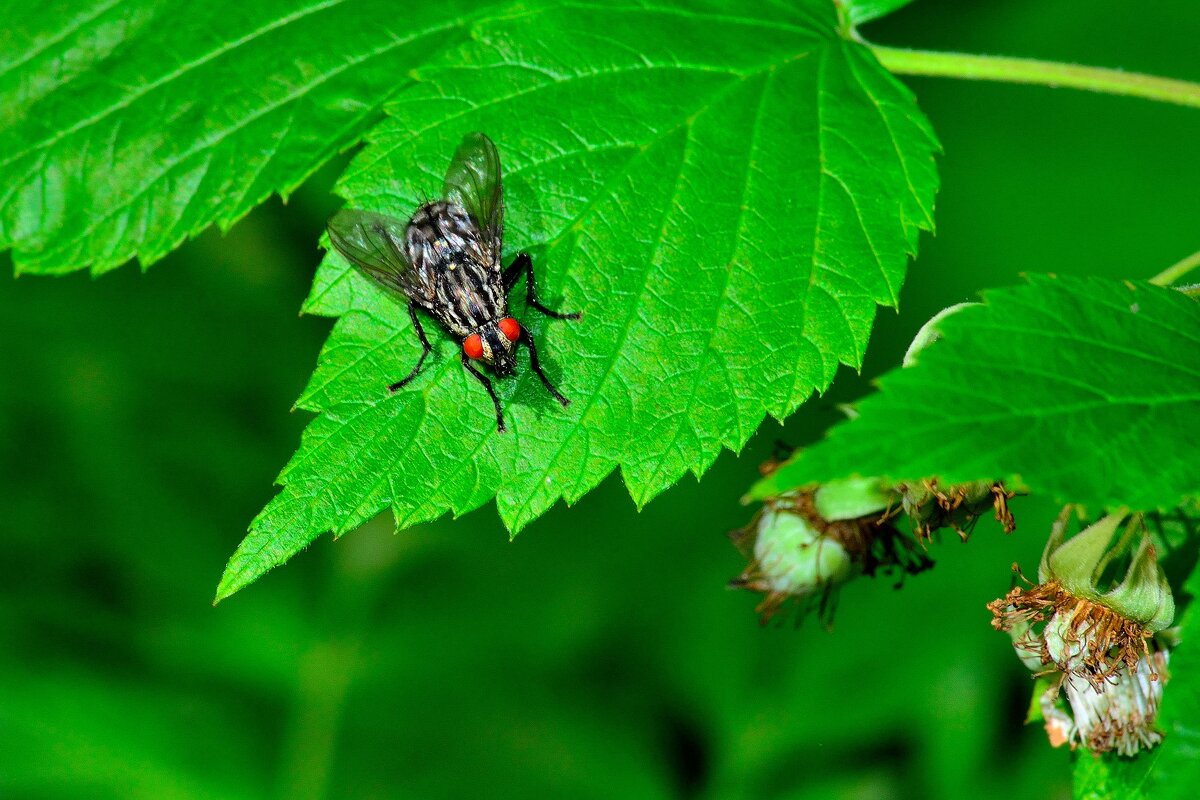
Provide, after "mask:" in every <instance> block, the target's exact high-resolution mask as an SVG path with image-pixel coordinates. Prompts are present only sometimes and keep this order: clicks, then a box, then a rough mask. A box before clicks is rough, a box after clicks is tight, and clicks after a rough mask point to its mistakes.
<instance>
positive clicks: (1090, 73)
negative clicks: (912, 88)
mask: <svg viewBox="0 0 1200 800" xmlns="http://www.w3.org/2000/svg"><path fill="white" fill-rule="evenodd" d="M868 46H869V47H870V48H871V50H872V52H874V53H875V57H876V58H878V59H879V62H880V63H881V64H883V66H884V67H886V68H887V69H888V70H889V71H891V72H894V73H896V74H898V75H929V76H937V77H945V78H963V79H965V80H977V81H1001V82H1004V83H1032V84H1039V85H1042V86H1054V87H1065V88H1069V89H1084V90H1086V91H1090V92H1102V93H1104V94H1119V95H1128V96H1130V97H1142V98H1145V99H1146V100H1156V101H1158V102H1160V103H1174V104H1176V105H1181V106H1191V107H1193V108H1200V83H1190V82H1188V81H1180V80H1175V79H1173V78H1159V77H1155V76H1154V75H1141V74H1139V73H1136V72H1122V71H1121V70H1118V69H1105V68H1103V67H1085V66H1082V65H1079V64H1059V63H1055V62H1053V61H1039V60H1037V59H1033V58H1005V57H1002V56H981V55H974V54H971V53H939V52H933V51H929V50H905V49H902V48H897V47H883V46H880V45H868Z"/></svg>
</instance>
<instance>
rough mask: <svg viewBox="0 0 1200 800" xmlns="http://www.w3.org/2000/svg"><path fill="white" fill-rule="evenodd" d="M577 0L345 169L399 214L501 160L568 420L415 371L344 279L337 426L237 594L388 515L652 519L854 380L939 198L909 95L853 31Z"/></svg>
mask: <svg viewBox="0 0 1200 800" xmlns="http://www.w3.org/2000/svg"><path fill="white" fill-rule="evenodd" d="M704 7H705V6H704V5H703V4H701V5H700V6H697V7H695V8H693V7H689V8H688V9H683V8H677V9H670V8H639V7H613V6H610V5H609V4H606V3H604V4H595V5H588V4H582V5H581V4H575V5H574V6H572V7H571V8H570V9H569V10H558V9H547V10H542V11H536V12H530V13H523V14H519V15H514V16H512V17H510V18H506V19H498V20H495V21H492V22H488V23H486V24H481V25H479V26H477V28H476V29H475V34H474V40H473V41H472V43H471V44H469V45H466V46H464V48H463V49H462V50H461V51H460V52H458V53H456V54H453V56H452V57H451V56H448V57H447V64H448V66H446V67H445V68H440V69H430V70H426V71H424V72H422V73H421V75H420V79H421V82H420V84H419V85H417V86H415V87H412V88H411V89H409V90H406V91H404V92H403V93H402V94H401V95H400V96H399V97H398V98H397V99H396V101H394V102H393V103H391V104H390V105H389V107H388V113H389V114H390V115H391V116H392V119H391V120H390V121H388V122H385V123H384V124H382V125H380V126H379V128H378V129H376V130H375V131H373V132H372V134H371V136H370V139H371V141H372V144H371V146H370V147H368V148H367V149H366V150H365V151H364V152H363V153H361V154H360V155H359V156H358V157H357V158H356V159H355V161H354V163H353V164H352V165H351V167H350V169H349V170H348V172H347V174H346V176H345V179H344V181H343V182H342V184H341V192H342V194H344V195H345V196H346V198H347V200H348V201H349V205H351V206H353V207H356V208H362V209H367V210H373V211H381V212H384V213H389V214H393V215H396V216H399V217H402V218H407V216H408V215H409V214H411V212H412V210H413V209H414V208H415V206H416V204H417V202H418V198H419V197H421V196H422V195H425V196H428V195H429V194H430V193H431V192H434V191H436V190H437V187H438V186H439V185H440V181H441V176H442V173H443V172H444V171H445V168H446V165H447V163H448V160H449V158H450V154H451V153H453V151H454V149H455V147H456V146H457V145H458V143H459V141H460V140H461V139H462V137H463V135H464V134H465V133H467V132H469V131H473V130H479V131H484V132H486V133H487V134H488V135H489V136H491V137H492V138H493V139H494V140H495V141H496V143H497V144H498V146H499V150H500V158H501V161H502V163H503V168H504V186H505V199H506V228H505V247H506V248H507V250H508V251H509V252H510V253H511V252H513V251H515V250H517V249H522V250H531V251H532V253H533V256H534V264H535V270H536V272H537V275H538V286H539V291H540V292H541V293H542V295H543V301H544V302H546V303H547V304H549V305H550V306H551V307H558V308H561V309H563V310H570V311H575V310H580V311H582V312H583V315H584V316H583V320H582V321H580V322H577V323H568V322H561V321H552V320H547V319H545V318H544V317H541V316H539V315H537V314H533V313H528V312H525V311H524V310H523V308H522V305H523V304H522V302H520V300H519V298H520V296H521V294H522V293H521V291H520V290H518V291H516V292H514V302H515V307H516V314H517V316H519V317H520V318H521V319H522V322H523V324H526V325H527V326H529V328H530V329H531V330H532V331H533V333H534V335H535V336H536V337H537V341H538V347H539V353H540V354H541V355H542V357H543V359H545V360H547V361H548V362H549V365H550V366H549V372H550V375H551V377H552V378H553V379H554V380H555V381H556V382H558V383H559V386H560V388H561V389H562V391H563V393H564V394H565V395H566V396H567V397H569V398H571V400H573V401H574V402H573V403H572V405H571V406H570V407H569V408H568V409H565V410H564V409H562V408H560V407H559V406H558V404H557V403H555V402H554V401H553V400H552V399H551V398H549V397H548V396H547V394H546V392H545V390H544V389H543V388H542V386H541V385H540V384H539V382H538V380H537V378H536V377H534V376H533V375H532V374H531V371H530V369H529V367H528V362H527V360H525V359H527V355H526V354H524V352H523V353H522V355H521V357H520V358H521V359H522V360H520V361H519V362H518V377H516V378H514V379H508V380H502V381H497V391H498V393H499V395H500V397H501V400H502V402H503V405H504V408H505V415H506V421H507V424H508V425H509V428H510V431H509V432H508V433H506V434H498V433H497V432H496V425H495V419H494V417H493V414H492V410H491V406H490V403H489V402H488V399H487V397H486V396H485V395H484V394H483V392H482V390H481V388H480V386H479V385H478V384H477V383H476V382H475V381H473V380H472V379H471V378H470V376H468V375H466V374H464V372H463V369H462V367H461V366H460V365H459V363H458V361H457V359H456V358H455V357H454V355H453V353H454V352H455V351H456V350H457V348H458V343H456V342H453V341H447V340H446V337H445V336H444V335H443V334H442V333H441V332H440V331H436V330H435V331H434V334H435V335H434V337H433V338H434V340H435V343H436V344H437V347H438V352H437V354H436V355H435V356H433V357H431V359H430V364H429V366H427V367H426V369H425V372H424V374H423V375H422V376H421V378H420V379H418V380H417V381H415V382H414V383H413V384H412V385H411V386H410V387H407V389H406V390H405V391H401V392H399V393H397V394H396V395H395V396H392V397H389V396H387V394H386V392H384V391H383V387H384V386H386V385H387V383H388V382H389V381H392V380H396V376H397V375H401V374H403V373H405V372H407V370H408V369H409V368H411V365H412V364H414V363H415V360H416V358H417V355H418V352H419V346H418V345H417V343H416V341H415V338H414V337H413V335H412V332H411V331H410V330H409V323H408V320H407V317H406V316H405V314H404V313H403V311H402V309H400V308H399V307H398V305H397V304H396V303H394V302H392V301H391V300H389V299H388V298H387V297H384V296H383V295H381V294H380V293H379V292H378V291H376V290H374V289H373V288H372V287H370V286H368V285H367V284H366V283H365V282H364V281H362V280H361V279H360V277H359V276H358V275H356V274H354V273H352V272H348V271H347V268H346V265H345V264H344V263H343V262H342V261H341V260H340V259H339V258H337V257H335V256H330V257H329V258H327V259H326V261H325V264H324V266H323V267H322V270H321V272H320V274H319V275H318V277H317V281H316V285H315V286H314V291H313V295H312V297H311V298H310V300H309V303H308V308H309V310H311V311H315V312H317V313H322V314H338V315H342V316H341V319H340V320H339V322H338V324H337V326H336V328H335V329H334V332H333V334H332V336H331V338H330V340H329V343H328V345H327V346H326V348H325V351H324V353H323V354H322V357H321V360H320V363H319V365H318V368H317V371H316V374H315V375H314V376H313V379H312V382H311V383H310V385H309V387H308V389H307V390H306V392H305V394H304V396H303V397H302V399H301V401H300V405H301V406H302V407H303V408H306V409H310V410H312V411H315V412H317V413H318V417H317V419H316V420H315V421H314V422H313V423H312V424H311V425H310V426H309V429H308V431H307V433H306V435H305V438H304V441H303V443H302V445H301V449H300V452H299V453H298V454H297V455H296V457H295V459H293V461H292V463H291V464H289V465H288V467H287V468H286V469H285V470H284V472H283V474H282V476H281V481H282V483H283V484H284V489H283V491H282V493H281V494H280V495H279V496H278V497H277V498H276V499H275V500H274V501H272V503H271V504H270V505H269V506H268V507H267V509H266V510H265V511H264V512H263V514H262V515H261V516H260V517H259V518H258V519H257V520H256V521H255V522H254V524H253V526H252V529H251V533H250V535H249V537H247V539H246V541H245V542H244V543H243V545H242V547H241V548H239V550H238V552H237V553H236V554H235V555H234V557H233V559H232V561H231V562H230V566H229V570H228V571H227V573H226V576H225V579H224V581H223V583H222V586H221V590H220V593H221V594H222V595H224V594H228V593H229V592H232V591H234V590H236V589H237V588H238V587H240V586H243V585H245V584H246V583H248V582H249V581H251V580H253V579H254V578H255V577H257V576H258V575H260V574H262V572H264V571H265V570H267V569H269V568H270V567H272V566H274V565H275V564H278V563H280V562H282V561H283V560H284V559H286V558H287V557H288V556H290V555H291V554H292V553H295V552H296V551H297V550H299V549H300V548H302V547H304V546H305V545H306V544H307V543H308V542H310V541H311V540H312V539H313V538H315V537H316V536H318V535H320V534H321V533H322V532H324V531H328V530H332V531H335V532H338V533H340V532H343V531H346V530H349V529H351V528H353V527H355V526H357V525H359V524H361V523H362V522H363V521H364V520H366V519H368V518H370V517H371V516H372V515H373V514H375V513H377V512H378V511H379V510H381V509H383V508H386V507H388V506H389V505H390V506H391V507H392V509H393V511H394V512H395V514H396V518H397V520H398V522H399V524H400V525H401V526H404V525H410V524H413V523H415V522H420V521H422V520H429V519H433V518H435V517H438V516H440V515H442V514H444V513H446V512H447V511H450V512H452V513H454V514H462V513H465V512H467V511H469V510H471V509H473V508H477V507H478V506H480V505H482V504H484V503H485V502H488V501H489V500H490V499H492V498H493V497H495V498H496V501H497V506H498V508H499V512H500V516H501V518H502V519H503V520H504V522H505V524H506V525H507V526H508V527H509V529H510V530H512V531H513V532H515V531H517V530H519V529H520V528H522V527H523V526H525V525H527V524H528V523H529V522H530V521H531V520H533V519H534V518H536V517H537V516H538V515H539V514H541V513H542V512H544V511H545V510H546V509H547V508H549V507H550V506H551V505H553V504H554V503H555V502H556V501H557V500H558V499H559V498H564V499H565V500H567V502H572V501H574V500H577V499H578V498H580V497H581V496H583V494H584V493H586V492H587V491H589V490H590V489H591V488H592V487H594V486H595V485H596V484H598V483H599V482H600V481H601V480H603V479H604V477H605V476H606V475H608V474H609V473H610V472H611V471H612V470H613V469H614V468H616V467H620V468H621V471H622V474H623V477H624V479H625V483H626V485H627V486H628V488H629V491H630V494H631V495H632V496H633V499H634V500H635V502H637V503H638V504H639V505H640V504H643V503H645V502H647V501H649V500H650V499H651V498H652V497H654V496H655V495H656V494H658V493H659V492H661V491H662V490H663V489H665V488H667V487H668V486H670V485H671V484H672V483H673V482H675V481H676V480H678V479H679V478H680V477H681V476H682V475H683V474H684V473H686V472H689V471H690V472H692V473H694V474H696V475H699V474H701V473H702V472H703V471H704V470H705V469H707V468H708V466H709V465H710V464H711V463H712V462H713V460H714V459H715V458H716V457H717V455H718V454H719V453H720V452H721V450H722V449H723V448H731V449H737V448H740V447H741V446H742V445H743V444H745V442H746V440H747V439H748V438H749V436H750V434H751V433H753V431H754V430H755V428H756V427H757V426H758V425H759V423H760V422H762V420H763V419H764V417H765V416H766V415H767V414H771V415H774V416H776V417H783V416H786V415H787V414H789V413H791V412H792V411H793V410H794V409H795V408H796V407H797V406H798V405H799V404H800V403H801V402H802V401H803V400H804V399H805V398H806V397H807V396H809V395H810V394H811V393H812V392H813V391H814V390H821V389H823V388H824V387H826V386H828V384H829V381H830V380H831V379H832V378H833V375H834V372H835V371H836V369H837V365H838V364H839V363H845V364H850V365H858V364H860V363H861V361H862V355H863V351H864V348H865V346H866V341H867V336H868V334H869V332H870V328H871V323H872V321H873V319H874V314H875V308H876V305H877V304H879V303H887V304H892V303H895V301H896V296H897V292H898V291H899V287H900V284H901V281H902V279H903V274H904V266H905V261H906V257H907V255H908V254H910V253H912V252H914V250H915V247H916V240H917V234H918V232H919V230H920V229H921V228H928V227H929V226H930V225H931V218H932V198H933V193H934V190H935V188H936V182H937V179H936V173H935V170H934V165H933V159H932V155H933V150H934V148H935V146H936V143H935V140H934V138H933V135H932V133H931V131H930V130H929V127H928V125H927V123H926V121H925V120H924V118H923V117H922V116H921V115H920V113H919V112H918V111H917V109H916V107H915V106H914V104H913V102H912V98H911V95H910V94H909V93H908V92H907V91H906V90H905V89H904V88H903V87H902V86H901V85H900V84H898V83H897V82H896V81H895V80H893V79H892V78H891V76H890V75H888V74H887V73H886V72H885V71H884V70H882V69H881V68H880V67H879V65H878V64H877V63H876V62H875V60H874V59H873V57H872V56H871V54H870V53H869V52H868V51H867V50H866V49H865V48H863V47H861V46H859V45H857V44H855V43H852V42H847V41H844V40H842V39H840V38H837V36H836V32H835V28H836V24H835V23H836V20H835V19H834V9H833V7H832V6H831V5H829V4H828V3H825V2H817V1H816V0H810V2H801V3H797V4H794V8H793V9H792V10H791V11H788V12H786V13H785V12H781V11H780V10H779V9H778V8H770V9H767V8H761V9H760V8H758V7H757V6H754V5H748V6H747V9H748V10H747V11H746V12H745V13H744V15H743V16H731V15H730V14H728V13H727V10H726V9H724V8H723V6H721V4H714V6H713V10H712V11H708V10H697V9H700V8H704Z"/></svg>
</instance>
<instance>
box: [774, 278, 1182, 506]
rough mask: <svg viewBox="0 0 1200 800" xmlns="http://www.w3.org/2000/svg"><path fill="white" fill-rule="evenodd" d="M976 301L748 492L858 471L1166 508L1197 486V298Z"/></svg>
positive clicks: (1105, 285) (1031, 288)
mask: <svg viewBox="0 0 1200 800" xmlns="http://www.w3.org/2000/svg"><path fill="white" fill-rule="evenodd" d="M985 299H986V303H985V304H984V305H980V306H972V307H969V308H964V309H963V310H961V311H959V312H958V313H957V314H955V315H953V316H951V317H948V318H947V319H945V320H944V321H943V322H942V324H941V329H942V333H943V338H942V339H941V340H940V341H938V342H937V343H936V344H934V345H932V346H931V347H929V348H928V349H926V350H923V351H921V353H920V356H919V357H918V359H917V363H916V364H915V365H914V366H911V367H908V368H905V369H900V370H895V371H893V372H891V373H889V374H888V375H886V376H885V377H884V378H882V379H881V380H880V391H879V392H878V393H877V394H875V395H872V396H870V397H867V398H866V399H865V400H863V401H862V402H861V403H859V404H858V411H859V416H858V418H857V419H855V420H853V421H851V422H847V423H844V424H842V425H840V426H838V427H836V428H834V429H833V431H832V432H831V434H830V436H829V438H828V439H826V440H825V441H823V442H821V443H820V444H818V445H816V446H814V447H812V448H809V449H807V450H805V451H803V452H801V453H799V454H798V455H797V456H796V458H795V460H794V461H792V462H791V463H789V464H786V465H785V466H783V467H782V468H780V469H779V471H777V472H776V473H775V474H774V475H772V476H771V477H769V478H766V479H764V480H762V481H760V482H759V483H758V484H757V485H755V487H754V488H753V490H752V491H751V496H752V497H756V498H762V497H766V496H769V495H772V494H777V493H779V492H780V491H784V490H787V489H790V488H792V487H795V486H800V485H804V484H808V483H812V482H816V481H825V480H832V479H836V478H843V477H848V476H851V475H855V474H860V475H874V476H882V477H887V478H890V479H893V480H896V481H904V480H916V479H920V478H922V477H928V476H933V475H937V476H940V477H941V478H942V479H944V480H945V481H946V482H948V483H960V482H965V481H969V480H989V479H994V478H998V477H1004V478H1007V479H1009V480H1013V481H1014V485H1016V484H1023V485H1024V486H1026V487H1028V488H1029V489H1030V490H1031V491H1033V492H1038V493H1044V494H1047V495H1051V496H1053V497H1054V498H1056V499H1058V500H1060V501H1063V502H1076V503H1083V504H1086V505H1089V506H1092V507H1094V508H1102V507H1113V506H1119V505H1127V506H1130V507H1132V508H1134V509H1144V510H1149V509H1160V508H1161V509H1170V508H1174V507H1175V506H1177V505H1179V503H1180V502H1181V501H1182V500H1183V499H1184V498H1185V497H1186V496H1188V495H1191V494H1195V493H1196V492H1197V491H1200V474H1198V473H1197V470H1196V462H1195V453H1194V443H1195V442H1196V441H1200V334H1198V333H1197V332H1198V331H1200V305H1198V304H1197V303H1196V302H1195V301H1194V300H1192V299H1190V298H1188V297H1186V296H1185V295H1183V294H1181V293H1179V292H1176V291H1174V290H1171V289H1163V288H1159V287H1156V286H1150V285H1148V284H1141V283H1139V284H1134V283H1124V282H1117V281H1106V280H1098V279H1082V278H1071V277H1065V276H1064V277H1060V278H1055V277H1052V276H1040V275H1032V276H1029V283H1028V284H1027V285H1025V286H1018V287H1014V288H1009V289H1001V290H995V291H990V292H987V293H985Z"/></svg>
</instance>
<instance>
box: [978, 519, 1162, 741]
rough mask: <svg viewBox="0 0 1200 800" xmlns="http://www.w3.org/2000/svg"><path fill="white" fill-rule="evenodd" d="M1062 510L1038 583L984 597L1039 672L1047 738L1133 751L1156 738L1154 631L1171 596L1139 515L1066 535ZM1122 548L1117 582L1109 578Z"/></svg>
mask: <svg viewBox="0 0 1200 800" xmlns="http://www.w3.org/2000/svg"><path fill="white" fill-rule="evenodd" d="M1070 518H1071V508H1070V507H1068V508H1066V509H1064V510H1063V513H1062V514H1061V515H1060V516H1059V518H1058V520H1057V521H1056V522H1055V523H1054V526H1053V528H1052V530H1051V534H1050V538H1049V541H1047V543H1046V549H1045V552H1044V553H1043V554H1042V560H1041V564H1040V565H1039V567H1038V583H1037V584H1036V585H1030V586H1028V587H1026V588H1022V587H1020V586H1018V587H1015V588H1013V589H1012V591H1010V592H1009V593H1008V594H1007V595H1006V596H1005V597H1003V598H1001V599H999V600H995V601H993V602H992V603H989V604H988V609H989V610H990V611H991V612H992V615H993V619H992V625H993V626H994V627H995V628H997V629H998V630H1003V631H1007V632H1008V633H1009V634H1010V635H1011V636H1012V639H1013V644H1014V646H1015V648H1016V650H1017V655H1018V656H1020V657H1021V660H1022V661H1023V662H1024V663H1025V665H1026V666H1027V667H1028V668H1029V669H1030V670H1031V671H1033V672H1034V673H1035V674H1036V675H1038V676H1040V677H1042V678H1043V680H1042V682H1041V685H1042V686H1044V687H1045V688H1044V690H1043V691H1042V692H1041V695H1040V697H1039V698H1038V704H1039V707H1040V710H1041V716H1042V719H1043V722H1044V723H1045V727H1046V732H1047V734H1048V736H1049V738H1050V742H1051V744H1053V745H1054V746H1055V747H1057V746H1059V745H1062V744H1069V745H1070V746H1071V747H1072V748H1075V747H1077V746H1080V745H1082V746H1083V747H1085V748H1087V749H1088V750H1091V751H1092V752H1097V753H1099V752H1107V751H1116V752H1117V753H1120V754H1122V755H1133V754H1134V753H1136V752H1138V751H1139V750H1140V749H1142V748H1149V747H1153V746H1154V745H1156V744H1158V742H1159V741H1161V739H1162V734H1161V733H1160V732H1159V731H1157V730H1156V729H1155V721H1156V719H1157V716H1158V705H1159V701H1160V699H1161V698H1162V690H1163V684H1164V683H1165V682H1166V680H1167V677H1168V675H1167V669H1166V667H1167V659H1168V653H1167V649H1166V646H1165V644H1164V641H1163V640H1164V639H1165V636H1156V634H1162V633H1163V632H1164V631H1165V630H1166V629H1167V628H1168V627H1169V626H1170V625H1171V622H1172V620H1173V619H1174V616H1175V601H1174V598H1173V597H1172V595H1171V588H1170V586H1169V584H1168V583H1167V579H1166V576H1165V575H1164V574H1163V571H1162V568H1161V567H1160V566H1159V564H1158V559H1157V554H1156V551H1155V548H1154V545H1153V543H1152V541H1151V539H1150V536H1149V534H1148V532H1147V531H1146V529H1145V527H1144V526H1143V525H1142V523H1141V520H1140V518H1137V517H1135V518H1134V520H1133V521H1132V522H1131V523H1130V524H1129V525H1127V526H1126V528H1125V531H1124V533H1123V534H1122V535H1121V536H1116V534H1117V532H1118V529H1119V528H1120V526H1121V522H1122V519H1123V515H1121V514H1115V515H1110V516H1107V517H1104V518H1103V519H1101V520H1099V521H1098V522H1096V523H1095V524H1093V525H1091V526H1089V527H1087V528H1085V529H1084V530H1082V531H1081V532H1079V533H1078V534H1076V535H1075V536H1072V537H1070V538H1067V528H1068V526H1069V523H1070ZM1115 536H1116V541H1115V543H1114V541H1113V540H1114V537H1115ZM1135 541H1136V548H1135V547H1134V544H1135ZM1131 551H1132V554H1131ZM1127 556H1128V557H1129V565H1128V567H1127V568H1126V569H1125V570H1124V571H1123V572H1122V573H1121V578H1120V580H1119V581H1114V580H1113V579H1111V578H1109V575H1110V574H1111V573H1112V571H1113V568H1114V567H1116V566H1117V564H1118V560H1120V559H1124V558H1125V557H1127ZM1114 583H1115V585H1113V584H1114ZM1064 695H1065V700H1066V703H1065V705H1064V703H1063V696H1064ZM1068 709H1069V711H1068Z"/></svg>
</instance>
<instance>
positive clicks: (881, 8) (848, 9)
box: [834, 0, 913, 26]
mask: <svg viewBox="0 0 1200 800" xmlns="http://www.w3.org/2000/svg"><path fill="white" fill-rule="evenodd" d="M912 1H913V0H834V2H836V3H837V4H838V5H839V6H841V8H842V11H843V13H844V14H845V15H846V18H847V19H848V20H849V22H850V24H851V25H854V26H857V25H862V24H863V23H864V22H870V21H871V20H873V19H879V18H880V17H885V16H887V15H888V14H891V13H892V12H893V11H897V10H899V9H901V8H903V7H904V6H906V5H908V4H909V3H911V2H912Z"/></svg>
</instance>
